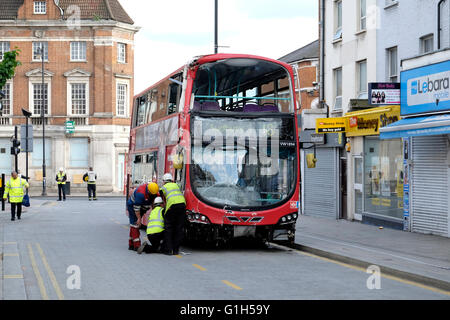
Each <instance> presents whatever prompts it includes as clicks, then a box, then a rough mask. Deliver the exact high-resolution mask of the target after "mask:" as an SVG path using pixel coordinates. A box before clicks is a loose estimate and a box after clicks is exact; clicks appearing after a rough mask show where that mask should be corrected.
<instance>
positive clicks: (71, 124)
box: [66, 121, 75, 133]
mask: <svg viewBox="0 0 450 320" xmlns="http://www.w3.org/2000/svg"><path fill="white" fill-rule="evenodd" d="M74 132H75V121H66V133H74Z"/></svg>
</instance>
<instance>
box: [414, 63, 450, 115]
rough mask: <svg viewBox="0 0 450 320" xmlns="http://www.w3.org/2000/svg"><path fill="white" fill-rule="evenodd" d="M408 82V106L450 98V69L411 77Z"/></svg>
mask: <svg viewBox="0 0 450 320" xmlns="http://www.w3.org/2000/svg"><path fill="white" fill-rule="evenodd" d="M407 84H408V88H407V90H408V91H407V100H408V101H407V103H408V106H415V105H421V104H427V103H436V101H437V100H439V101H447V100H450V71H445V72H441V73H435V74H431V75H427V76H423V77H420V78H414V79H410V80H408V82H407Z"/></svg>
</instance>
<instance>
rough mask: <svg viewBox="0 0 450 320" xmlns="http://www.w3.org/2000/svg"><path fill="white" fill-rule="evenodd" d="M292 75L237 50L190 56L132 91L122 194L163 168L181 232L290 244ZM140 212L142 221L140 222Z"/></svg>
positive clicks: (295, 164) (294, 164)
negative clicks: (180, 212)
mask: <svg viewBox="0 0 450 320" xmlns="http://www.w3.org/2000/svg"><path fill="white" fill-rule="evenodd" d="M294 88H295V87H294V76H293V72H292V69H291V67H290V66H289V65H288V64H286V63H283V62H280V61H277V60H272V59H268V58H264V57H259V56H253V55H242V54H214V55H205V56H200V57H196V58H194V59H193V60H192V61H190V62H189V63H187V64H186V65H185V66H184V67H181V68H180V69H178V70H176V71H175V72H173V73H171V74H170V75H168V76H167V77H166V78H164V79H162V80H161V81H159V82H158V83H156V84H154V85H152V86H151V87H149V88H147V89H146V90H145V91H143V92H142V93H140V94H138V95H136V96H135V97H134V106H133V116H132V125H131V131H130V132H131V133H130V149H129V159H128V162H127V163H128V164H127V190H128V194H129V193H130V192H131V191H132V190H133V189H134V188H135V187H137V186H138V185H139V184H141V183H145V182H150V181H154V182H157V183H158V184H159V185H161V182H162V181H161V180H162V176H163V175H164V173H167V172H170V173H172V175H173V177H174V179H175V180H176V183H178V184H179V185H180V187H181V189H182V190H183V192H184V196H185V198H186V209H187V212H186V234H185V236H186V238H187V239H188V240H194V241H196V240H200V241H208V242H209V241H214V242H216V243H218V242H221V241H223V242H226V241H228V240H230V239H233V238H236V237H255V238H257V239H261V240H263V241H276V240H280V241H288V242H293V241H294V237H295V223H296V220H297V218H298V207H299V179H300V177H299V172H300V171H299V147H298V138H297V137H298V135H297V130H298V129H297V128H298V125H297V117H296V116H295V111H296V99H295V96H294V95H295V91H294ZM146 221H147V220H146V217H144V219H143V224H144V225H145V224H146Z"/></svg>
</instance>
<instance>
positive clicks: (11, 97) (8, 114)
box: [2, 80, 14, 117]
mask: <svg viewBox="0 0 450 320" xmlns="http://www.w3.org/2000/svg"><path fill="white" fill-rule="evenodd" d="M6 85H9V113H5V112H4V109H3V110H2V116H3V117H5V116H12V115H13V114H14V112H13V106H14V104H13V103H14V101H13V99H14V88H13V82H12V80H7V81H6V83H5V86H6ZM5 86H3V88H2V90H3V91H4V90H5ZM4 101H5V100H4V99H3V100H2V103H3V102H4ZM3 108H4V107H3Z"/></svg>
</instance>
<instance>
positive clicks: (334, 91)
mask: <svg viewBox="0 0 450 320" xmlns="http://www.w3.org/2000/svg"><path fill="white" fill-rule="evenodd" d="M338 71H340V74H341V94H340V95H338V92H337V91H338V82H337V72H338ZM342 76H343V75H342V67H339V68H335V69H333V95H334V103H333V110H337V111H341V110H342V89H343V87H342ZM338 99H340V101H341V106H340V107H336V101H337V100H338Z"/></svg>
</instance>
